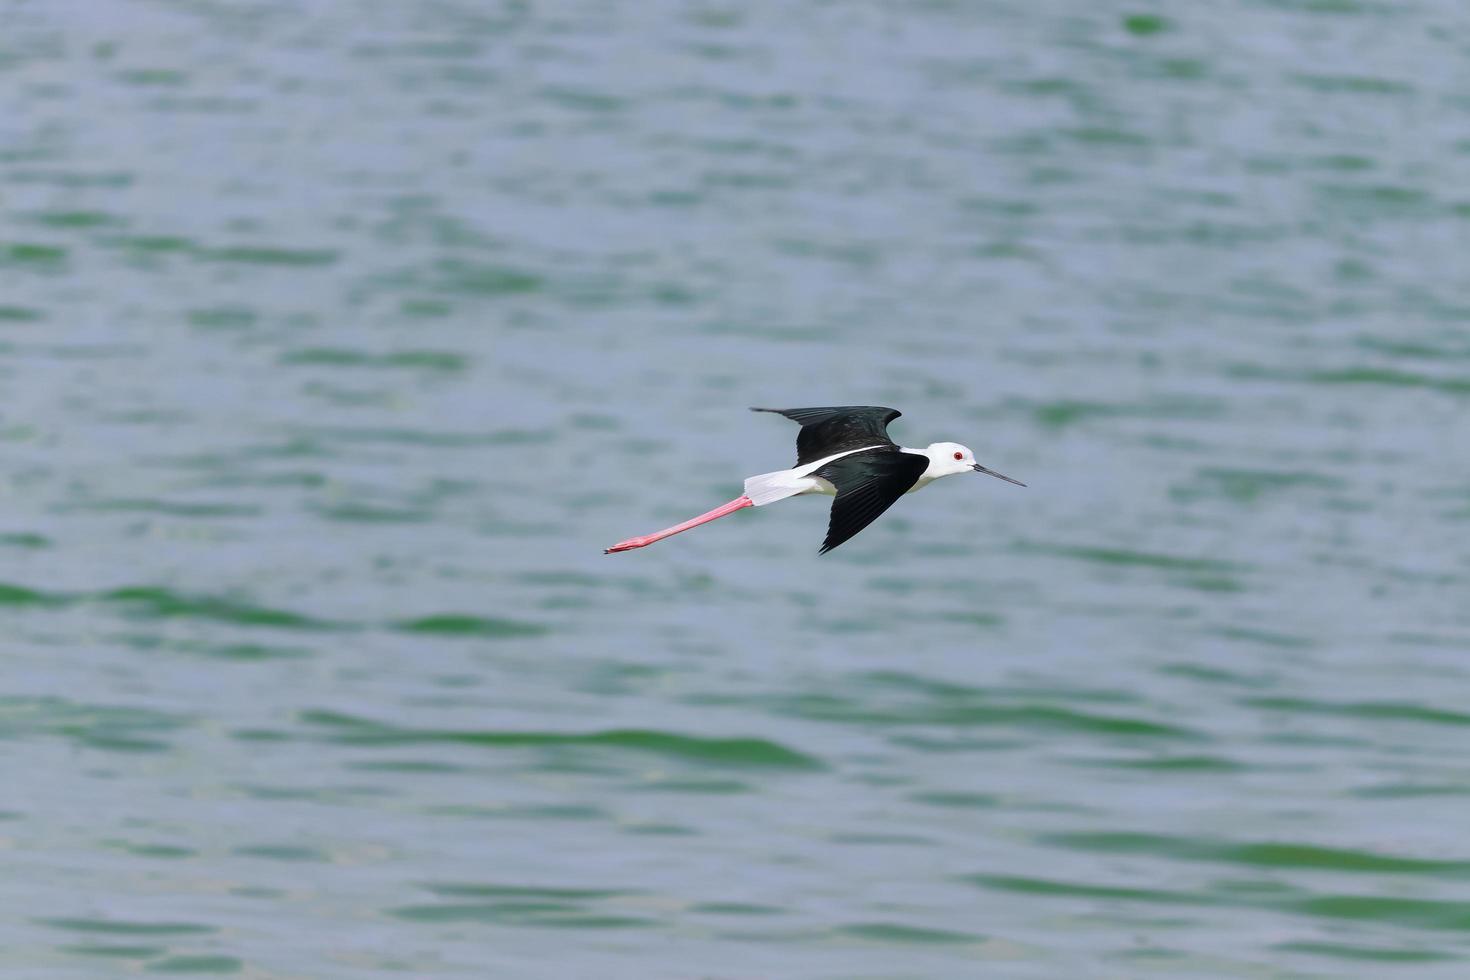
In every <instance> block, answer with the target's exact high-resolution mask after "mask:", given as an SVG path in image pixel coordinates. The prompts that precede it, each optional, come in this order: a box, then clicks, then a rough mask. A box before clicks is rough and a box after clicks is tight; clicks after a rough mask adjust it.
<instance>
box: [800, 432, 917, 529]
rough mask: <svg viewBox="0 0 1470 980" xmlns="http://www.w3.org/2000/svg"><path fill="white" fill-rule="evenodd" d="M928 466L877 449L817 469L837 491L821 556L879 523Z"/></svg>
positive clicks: (909, 456) (896, 452) (914, 456)
mask: <svg viewBox="0 0 1470 980" xmlns="http://www.w3.org/2000/svg"><path fill="white" fill-rule="evenodd" d="M882 411H888V409H883V410H882ZM928 467H929V457H927V456H920V455H919V454H918V453H906V452H903V451H902V450H895V449H875V450H873V451H872V452H867V453H853V454H852V455H851V456H844V457H842V458H841V459H835V460H833V461H832V462H830V463H828V464H827V465H826V466H823V467H822V468H821V469H819V470H817V472H816V475H817V476H820V477H821V478H822V479H824V480H827V481H828V482H829V483H831V484H832V485H833V486H834V487H836V488H837V499H836V500H834V501H832V520H831V522H830V523H828V525H827V540H825V541H823V542H822V550H821V551H820V552H819V554H823V555H825V554H826V553H827V552H829V551H831V550H832V549H833V548H835V547H837V546H838V545H839V544H841V543H842V542H844V541H846V540H847V539H848V538H850V537H852V536H853V535H854V534H857V533H858V532H859V531H861V530H862V529H863V528H865V527H867V526H868V525H869V524H871V523H873V522H874V521H875V520H877V519H878V515H879V514H881V513H883V512H884V511H885V510H887V509H888V508H889V507H892V506H893V502H894V501H895V500H897V499H898V498H899V497H902V496H903V495H904V494H906V493H908V492H909V489H910V488H912V487H913V485H914V484H915V483H918V482H919V477H921V476H923V475H924V470H926V469H928Z"/></svg>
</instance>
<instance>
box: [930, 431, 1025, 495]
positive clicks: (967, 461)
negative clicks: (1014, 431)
mask: <svg viewBox="0 0 1470 980" xmlns="http://www.w3.org/2000/svg"><path fill="white" fill-rule="evenodd" d="M924 454H925V455H927V456H928V457H929V469H927V470H926V471H925V472H924V475H925V476H927V477H929V478H930V479H931V480H937V479H939V478H940V477H941V476H955V475H956V474H959V473H988V474H989V475H991V476H993V477H996V478H998V479H1001V480H1004V481H1006V482H1007V483H1014V484H1015V485H1016V486H1018V487H1024V486H1025V485H1026V484H1024V483H1022V482H1021V481H1020V480H1012V479H1011V478H1010V477H1008V476H1005V475H1003V474H1000V473H997V472H995V470H988V469H986V468H985V467H983V466H981V465H980V464H979V463H977V462H975V454H974V453H972V452H970V450H969V449H968V448H967V447H965V446H961V445H960V444H959V443H957V442H936V443H932V444H931V445H930V446H929V448H928V449H925V450H924Z"/></svg>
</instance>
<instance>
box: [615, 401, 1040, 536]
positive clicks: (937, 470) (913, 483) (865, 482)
mask: <svg viewBox="0 0 1470 980" xmlns="http://www.w3.org/2000/svg"><path fill="white" fill-rule="evenodd" d="M751 411H754V412H775V413H776V414H778V415H784V416H785V417H786V418H788V419H791V420H792V421H793V422H797V423H799V424H800V425H801V432H800V433H798V434H797V437H796V466H794V467H792V468H791V469H785V470H776V471H774V472H771V473H761V474H759V475H758V476H752V477H750V478H749V479H747V480H746V481H745V492H744V493H743V494H742V495H741V496H739V497H736V498H735V499H734V500H732V501H730V502H729V503H727V504H723V505H721V506H720V507H717V508H715V509H714V510H712V511H710V512H709V513H707V514H701V515H700V516H699V517H695V518H692V519H691V520H688V521H685V522H684V523H683V524H676V525H675V526H673V527H671V528H666V529H664V530H662V531H658V532H656V533H654V534H650V535H645V536H643V537H637V538H629V539H628V540H626V541H620V542H618V543H617V544H615V545H613V546H612V547H611V548H608V549H607V552H606V553H608V554H610V553H612V552H615V551H630V550H632V549H634V548H642V547H646V546H647V545H650V544H653V543H654V542H655V541H661V540H663V539H664V538H666V537H669V536H671V535H674V534H678V533H680V532H681V531H687V530H689V529H690V528H694V527H698V526H699V525H700V524H705V523H708V522H709V521H712V520H715V519H716V518H719V517H724V516H725V515H727V514H733V513H734V512H735V511H737V510H741V509H743V508H746V507H763V506H765V505H766V504H772V503H775V502H776V501H778V500H785V499H786V498H787V497H795V496H800V495H803V494H812V493H821V494H827V495H828V496H833V497H835V498H836V499H835V500H834V501H833V502H832V517H831V521H830V523H829V525H828V527H827V538H826V540H825V541H823V542H822V550H821V553H822V554H826V553H827V552H829V551H831V550H832V549H833V548H835V547H837V546H838V545H840V544H842V543H843V542H844V541H846V540H847V539H848V538H851V537H852V536H853V535H855V534H857V533H858V532H859V531H861V530H862V529H863V528H865V527H867V526H868V525H869V524H871V523H872V522H873V521H874V520H876V519H877V517H878V515H880V514H882V513H883V512H884V511H885V510H887V509H888V508H889V507H890V506H892V505H893V503H894V502H895V501H896V500H898V498H899V497H902V496H903V495H904V494H909V493H913V492H914V491H915V490H919V489H922V488H923V487H926V486H928V485H929V484H930V483H933V482H934V481H935V480H938V479H940V478H941V477H945V476H954V475H957V474H960V473H974V472H979V473H988V474H990V475H991V476H995V477H999V478H1000V479H1002V480H1005V481H1007V482H1008V483H1015V484H1017V485H1019V486H1025V484H1024V483H1021V482H1020V481H1019V480H1012V479H1011V478H1010V477H1008V476H1002V475H1001V474H999V473H996V472H995V471H994V470H988V469H986V468H985V467H983V466H981V465H980V464H979V463H977V462H975V458H974V455H973V454H972V453H971V452H970V450H968V449H966V448H965V447H964V446H962V445H960V444H959V443H956V442H936V443H933V444H932V445H930V446H928V447H927V448H925V449H908V448H905V447H903V446H899V445H897V444H896V443H894V442H893V440H891V439H889V438H888V423H889V422H892V421H893V420H894V419H896V418H898V417H899V415H900V414H901V413H900V412H898V411H897V410H895V409H892V408H879V407H876V406H867V405H850V406H843V407H831V408H785V409H782V408H755V409H751Z"/></svg>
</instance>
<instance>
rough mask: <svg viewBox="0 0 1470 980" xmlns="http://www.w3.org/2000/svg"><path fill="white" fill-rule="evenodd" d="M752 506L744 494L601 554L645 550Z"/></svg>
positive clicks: (752, 503)
mask: <svg viewBox="0 0 1470 980" xmlns="http://www.w3.org/2000/svg"><path fill="white" fill-rule="evenodd" d="M754 506H755V501H753V500H751V499H750V498H749V497H747V496H745V495H744V494H741V495H740V496H738V497H736V498H735V499H734V500H732V501H730V502H729V503H728V504H721V505H720V506H718V507H716V508H715V509H714V510H712V511H710V512H709V513H708V514H700V515H699V516H698V517H691V518H689V520H687V521H685V522H684V523H683V524H675V525H674V526H673V527H666V528H664V529H663V530H662V531H655V532H653V533H652V534H645V535H643V536H642V537H637V538H629V539H628V540H626V541H619V542H618V543H617V544H615V545H613V546H612V547H611V548H608V549H606V550H604V551H603V554H604V555H610V554H612V553H613V552H614V551H632V550H633V549H634V548H646V547H648V546H649V545H651V544H653V543H654V542H655V541H662V540H663V539H664V538H668V537H672V536H673V535H675V534H678V533H679V532H680V531H687V530H689V529H690V528H691V527H699V525H701V524H708V523H709V522H710V521H712V520H715V519H716V518H719V517H724V516H725V515H726V514H733V513H735V512H736V511H737V510H741V509H742V508H745V507H754Z"/></svg>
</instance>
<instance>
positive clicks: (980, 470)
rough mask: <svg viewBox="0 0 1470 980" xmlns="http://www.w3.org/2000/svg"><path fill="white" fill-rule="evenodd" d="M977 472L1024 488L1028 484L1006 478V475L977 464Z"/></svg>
mask: <svg viewBox="0 0 1470 980" xmlns="http://www.w3.org/2000/svg"><path fill="white" fill-rule="evenodd" d="M975 472H976V473H985V474H987V475H989V476H993V477H995V478H996V479H997V480H1004V481H1006V482H1007V483H1014V484H1015V485H1016V486H1018V487H1024V486H1025V485H1026V484H1024V483H1022V482H1021V481H1020V480H1012V479H1011V478H1010V477H1008V476H1006V475H1005V474H1004V473H997V472H995V470H987V469H986V468H985V467H983V466H981V465H980V464H979V463H976V464H975Z"/></svg>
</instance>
